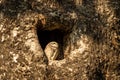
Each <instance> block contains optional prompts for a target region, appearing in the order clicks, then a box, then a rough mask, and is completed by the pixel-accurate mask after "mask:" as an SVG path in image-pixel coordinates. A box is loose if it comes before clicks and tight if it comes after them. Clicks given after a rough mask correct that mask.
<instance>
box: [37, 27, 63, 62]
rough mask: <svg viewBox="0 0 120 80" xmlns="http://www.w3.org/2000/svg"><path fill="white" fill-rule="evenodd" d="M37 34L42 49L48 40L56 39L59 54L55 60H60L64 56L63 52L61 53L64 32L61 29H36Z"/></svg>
mask: <svg viewBox="0 0 120 80" xmlns="http://www.w3.org/2000/svg"><path fill="white" fill-rule="evenodd" d="M37 35H38V40H39V43H40V45H41V47H42V49H43V51H44V49H45V47H46V45H47V44H48V43H49V42H51V41H56V42H57V43H58V44H59V47H60V54H59V55H58V57H57V60H62V59H63V58H64V54H63V37H64V32H63V31H61V30H58V29H56V30H52V31H49V30H39V29H37Z"/></svg>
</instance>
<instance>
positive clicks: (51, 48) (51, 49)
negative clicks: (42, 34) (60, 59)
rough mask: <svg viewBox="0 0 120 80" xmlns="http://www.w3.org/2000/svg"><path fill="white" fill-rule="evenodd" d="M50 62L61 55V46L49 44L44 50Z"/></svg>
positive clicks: (53, 43)
mask: <svg viewBox="0 0 120 80" xmlns="http://www.w3.org/2000/svg"><path fill="white" fill-rule="evenodd" d="M44 52H45V54H46V56H47V58H48V60H49V61H50V60H55V59H56V58H57V56H58V54H59V45H58V43H57V42H55V41H52V42H49V43H48V44H47V45H46V47H45V50H44Z"/></svg>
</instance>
